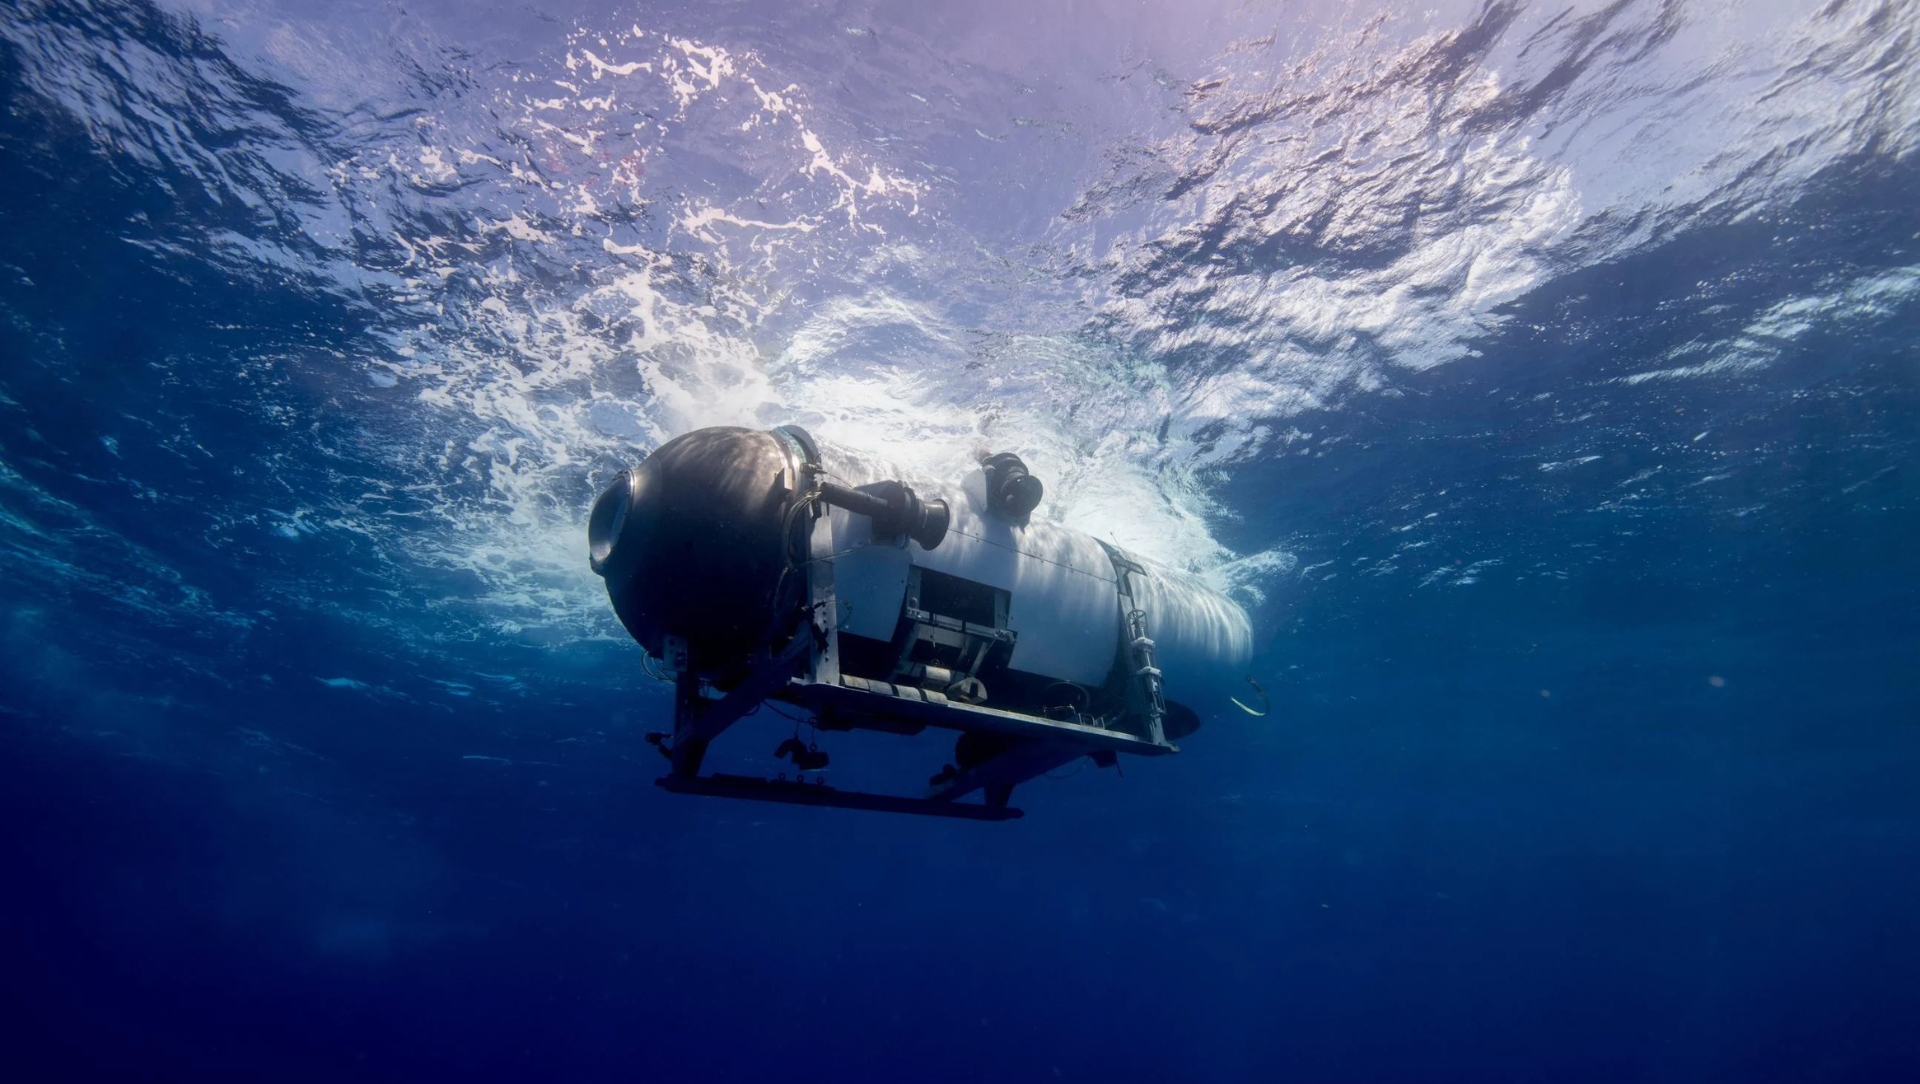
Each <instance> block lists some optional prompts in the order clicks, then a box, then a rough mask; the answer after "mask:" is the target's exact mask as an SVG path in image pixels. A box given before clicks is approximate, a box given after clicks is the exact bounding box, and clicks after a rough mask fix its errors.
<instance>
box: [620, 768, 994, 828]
mask: <svg viewBox="0 0 1920 1084" xmlns="http://www.w3.org/2000/svg"><path fill="white" fill-rule="evenodd" d="M654 782H655V784H656V785H657V786H659V787H661V788H663V789H665V790H670V791H672V792H674V793H675V794H705V795H709V796H711V797H714V798H747V799H751V800H753V801H758V802H785V803H787V804H789V805H814V806H831V807H833V808H835V809H866V810H871V811H872V812H875V813H915V814H919V815H920V816H923V817H955V818H958V819H961V820H971V821H1011V820H1019V819H1020V818H1021V817H1023V816H1025V814H1024V813H1022V812H1021V811H1020V810H1018V809H1013V808H1011V807H1008V806H991V805H976V804H974V803H972V802H956V801H951V800H943V799H940V798H902V797H900V796H898V795H893V794H868V793H865V792H862V791H857V790H841V789H839V788H837V787H830V786H828V785H826V784H825V783H796V782H793V781H792V780H787V779H762V778H760V777H759V776H752V775H725V774H721V773H715V774H713V775H704V776H680V775H663V776H661V777H660V778H659V779H657V780H655V781H654Z"/></svg>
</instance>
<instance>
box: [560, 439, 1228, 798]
mask: <svg viewBox="0 0 1920 1084" xmlns="http://www.w3.org/2000/svg"><path fill="white" fill-rule="evenodd" d="M1044 492H1045V487H1044V485H1043V483H1042V482H1041V480H1040V479H1038V478H1036V477H1034V476H1033V474H1032V473H1031V472H1030V471H1029V470H1028V469H1027V466H1026V464H1025V463H1023V462H1022V461H1021V460H1020V458H1019V457H1018V456H1016V455H1013V454H1011V453H1001V454H998V455H994V456H989V457H987V458H986V459H985V460H984V461H983V463H982V465H981V468H980V469H979V470H977V471H974V472H973V473H972V474H971V475H969V476H968V477H967V478H965V479H964V480H962V482H961V483H960V484H958V485H942V484H938V483H930V482H927V481H924V480H920V479H914V480H913V482H912V484H909V482H908V480H907V479H906V478H905V476H904V474H903V472H900V471H897V470H894V469H892V468H891V467H889V466H888V465H886V464H884V463H880V462H877V461H875V460H873V459H871V458H869V457H865V456H862V455H859V454H856V453H853V452H848V451H841V450H838V449H833V448H830V447H823V446H822V445H821V444H820V443H818V442H816V441H815V440H814V439H813V438H812V437H811V436H810V435H809V434H808V433H807V432H806V431H805V430H803V429H800V428H799V427H797V426H785V427H782V428H780V429H775V430H773V431H771V432H764V431H759V430H751V429H737V428H712V429H701V430H697V431H695V432H692V433H688V434H686V435H684V436H681V437H677V438H675V439H673V440H671V441H668V442H667V443H666V444H663V445H661V446H660V448H659V449H658V450H656V451H655V452H654V453H653V454H652V455H650V456H648V457H647V458H646V459H645V460H644V461H643V462H641V463H640V464H639V465H638V466H636V467H633V468H631V469H629V470H626V471H623V472H621V474H620V475H619V476H618V477H617V478H616V479H615V480H614V482H613V484H612V485H611V486H609V487H608V488H607V490H606V491H605V492H603V493H602V494H601V495H600V497H599V499H598V500H596V501H595V502H594V506H593V511H592V514H591V517H590V519H589V524H588V536H589V543H590V552H591V559H592V563H593V569H594V571H595V572H597V573H599V574H600V575H601V576H602V577H603V578H604V579H605V580H606V584H607V593H608V595H609V596H610V597H611V599H612V601H613V607H614V612H615V613H617V614H618V615H619V617H620V621H621V623H622V624H624V625H625V626H626V628H627V631H628V632H630V633H631V634H632V635H633V638H634V639H635V640H637V641H639V643H640V645H641V646H642V647H643V648H644V649H645V650H646V652H647V654H648V655H649V656H650V657H651V659H652V660H657V665H658V666H660V667H662V668H664V669H665V670H666V671H668V672H670V673H671V674H672V675H673V680H674V684H675V713H674V729H673V732H672V733H671V734H670V735H669V734H657V735H652V736H651V737H650V740H652V741H654V742H655V743H656V744H657V745H658V746H659V747H660V749H661V751H662V752H663V753H665V754H666V755H667V757H668V759H669V760H670V762H671V763H672V769H671V771H670V772H669V773H668V774H667V775H666V776H665V777H663V778H662V779H661V780H660V781H659V782H660V785H662V786H664V787H666V788H667V789H669V790H677V791H685V792H691V793H706V794H716V795H724V796H729V797H748V798H760V799H767V800H773V801H786V802H798V803H804V804H814V805H834V806H844V807H851V808H862V809H880V810H885V811H893V812H914V813H932V814H939V815H945V816H960V817H975V818H981V819H990V820H1002V819H1008V818H1011V817H1017V816H1019V815H1020V812H1019V810H1017V809H1011V808H1009V807H1008V805H1007V802H1008V798H1009V796H1010V794H1011V793H1012V790H1013V787H1014V786H1015V785H1017V784H1019V783H1021V782H1024V781H1025V780H1027V779H1031V778H1032V777H1034V776H1036V775H1039V774H1041V773H1043V772H1047V771H1050V770H1052V769H1054V768H1056V767H1059V766H1060V765H1063V764H1066V763H1069V762H1071V761H1073V760H1076V759H1078V758H1080V757H1082V756H1088V757H1091V758H1092V759H1093V760H1094V761H1095V762H1096V763H1098V764H1101V765H1103V766H1109V765H1112V764H1113V763H1114V762H1115V758H1116V756H1117V755H1118V754H1120V753H1135V754H1140V755H1145V756H1159V755H1164V754H1167V753H1173V752H1177V751H1178V748H1177V747H1176V746H1175V745H1174V742H1175V741H1176V740H1178V739H1180V738H1184V737H1185V736H1187V735H1188V734H1191V733H1193V732H1194V731H1195V730H1196V729H1198V728H1199V726H1200V723H1201V720H1202V719H1203V718H1205V717H1206V716H1208V715H1211V714H1213V713H1215V712H1222V711H1226V710H1227V709H1229V708H1232V707H1234V706H1235V704H1236V703H1237V702H1236V701H1235V700H1233V699H1232V697H1233V695H1234V693H1235V692H1236V691H1238V690H1240V689H1243V688H1245V685H1244V684H1243V681H1244V679H1243V678H1242V675H1243V674H1244V673H1245V666H1246V663H1247V661H1248V658H1249V657H1250V655H1251V654H1252V633H1251V630H1250V627H1249V625H1248V621H1247V616H1246V614H1245V613H1244V612H1243V611H1242V610H1241V609H1240V607H1238V606H1237V605H1235V604H1234V603H1233V602H1231V601H1229V600H1228V599H1226V598H1225V597H1223V596H1221V595H1220V594H1218V593H1217V592H1214V591H1212V590H1211V589H1209V588H1207V587H1206V586H1204V585H1203V584H1201V583H1199V582H1198V581H1197V580H1195V579H1194V578H1192V577H1190V576H1187V575H1185V574H1182V573H1178V572H1175V571H1173V570H1170V569H1166V568H1163V567H1160V566H1158V565H1155V564H1153V563H1152V562H1149V561H1146V560H1144V559H1142V558H1138V557H1135V556H1133V555H1131V554H1128V553H1126V552H1125V551H1124V550H1121V549H1119V548H1118V547H1115V546H1111V545H1108V544H1106V543H1104V542H1101V541H1098V540H1096V539H1094V538H1092V537H1090V536H1088V535H1085V534H1082V533H1080V532H1078V531H1074V530H1070V529H1068V528H1065V527H1061V526H1058V525H1056V524H1052V523H1048V522H1046V521H1044V520H1042V519H1037V518H1035V517H1034V515H1033V512H1034V510H1035V509H1036V507H1037V506H1038V505H1039V503H1040V501H1041V499H1042V496H1043V494H1044ZM769 700H773V701H779V702H784V703H786V704H789V705H792V706H794V707H796V708H799V709H802V710H804V711H806V712H808V713H810V714H811V716H812V718H813V722H814V724H815V725H816V726H817V727H818V728H819V729H821V730H879V731H886V732H891V733H897V734H913V733H918V732H919V731H921V730H923V729H925V728H926V727H929V726H933V727H941V728H945V729H950V730H956V731H959V732H960V737H959V739H958V741H957V743H956V745H955V753H954V757H953V762H952V763H950V764H946V765H943V766H942V767H941V770H940V771H939V772H938V773H937V774H935V775H934V776H933V777H932V779H931V780H930V782H929V784H928V787H927V790H926V793H925V795H924V796H921V797H896V796H889V795H875V794H857V793H853V792H848V791H843V790H839V789H836V788H833V787H829V786H827V785H826V784H825V782H824V781H823V780H821V779H820V778H819V777H818V776H817V775H816V776H815V781H814V782H811V783H807V782H798V781H788V780H786V779H785V778H784V777H783V778H781V779H779V780H765V779H758V778H752V777H742V776H728V775H708V776H702V775H701V774H700V768H701V761H702V758H703V757H704V755H705V752H706V749H707V745H708V743H709V742H711V741H712V740H713V739H714V738H715V737H716V736H718V735H719V734H720V732H721V731H723V730H725V729H726V728H727V727H728V726H729V725H731V724H732V723H733V722H735V721H736V720H738V719H739V718H740V717H742V716H743V715H746V714H747V713H748V712H750V711H752V710H754V709H755V708H757V707H759V706H760V705H761V704H762V703H764V702H766V701H769ZM1242 710H1246V709H1245V708H1244V706H1242ZM779 755H782V756H787V757H790V758H791V759H792V760H793V763H794V767H795V770H796V777H797V779H804V778H805V773H806V772H807V771H810V770H812V771H816V772H817V770H818V768H820V767H823V766H824V765H825V754H821V753H819V752H817V751H816V750H814V749H812V748H811V747H810V746H803V745H801V743H799V742H798V741H794V742H790V743H785V744H783V745H782V747H781V750H780V751H779ZM975 791H979V792H981V794H982V795H983V799H984V800H983V802H981V803H971V802H962V801H960V799H961V798H963V797H966V796H968V795H970V794H972V793H974V792H975Z"/></svg>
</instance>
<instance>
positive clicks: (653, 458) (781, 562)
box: [587, 427, 804, 672]
mask: <svg viewBox="0 0 1920 1084" xmlns="http://www.w3.org/2000/svg"><path fill="white" fill-rule="evenodd" d="M788 466H789V464H788V462H787V458H786V455H785V453H784V452H783V450H782V448H781V445H780V444H779V442H778V440H777V439H776V438H775V437H774V436H772V435H771V434H769V433H764V432H760V431H758V430H753V429H736V428H723V427H716V428H711V429H699V430H695V431H694V432H691V433H687V434H685V435H684V436H679V437H675V438H674V439H673V440H670V441H668V442H667V443H665V444H663V445H661V446H660V447H659V448H658V449H657V450H655V451H654V453H653V454H652V455H650V456H648V457H647V458H646V460H645V461H644V462H642V463H641V464H640V465H639V466H637V467H633V468H631V469H629V470H627V471H623V472H622V473H621V476H620V477H618V478H616V479H615V480H614V482H613V484H612V485H610V486H608V487H607V489H606V491H605V492H603V493H601V494H600V497H599V499H597V500H596V501H594V504H593V510H592V512H591V513H590V514H589V516H588V520H587V544H588V558H589V560H590V561H591V562H592V563H593V569H594V571H595V572H598V573H599V574H600V575H601V576H602V577H603V578H604V579H605V580H606V583H607V594H608V595H609V597H611V599H612V600H613V608H614V612H615V613H616V614H618V615H619V617H620V621H621V623H622V624H623V625H625V626H626V627H627V631H628V632H630V633H632V634H633V638H634V639H636V640H638V641H640V644H641V646H643V647H645V648H646V649H647V650H648V651H649V652H650V653H652V654H654V655H656V656H658V655H661V654H662V648H663V643H662V641H663V640H664V638H665V637H666V636H668V635H674V636H679V637H681V638H683V639H685V640H686V641H687V648H688V652H689V654H690V656H691V657H692V664H693V666H694V668H695V669H696V670H700V671H702V672H705V671H708V670H713V669H723V668H725V667H728V666H731V665H733V664H735V663H737V662H739V661H742V660H744V659H745V658H746V657H747V655H748V654H749V653H750V652H751V651H752V650H753V648H754V647H755V646H757V645H758V644H759V642H760V641H761V640H762V639H763V638H764V637H765V636H766V635H767V630H768V627H769V625H770V624H771V622H772V618H773V614H774V611H775V609H776V604H777V601H778V600H776V599H775V597H774V596H775V594H776V593H777V592H778V591H780V589H781V587H782V584H783V582H785V583H786V584H787V586H789V587H791V586H793V585H795V584H798V583H800V582H801V581H802V580H803V579H804V577H786V578H785V580H784V581H783V578H782V577H781V575H780V572H781V570H782V569H783V568H784V567H785V563H786V549H785V547H784V546H783V545H782V544H781V542H782V539H781V525H782V522H783V517H784V514H785V512H786V509H787V505H788V503H789V502H790V500H791V499H792V495H791V494H790V493H789V492H788V491H787V489H786V487H785V486H784V485H783V484H782V477H783V475H784V474H785V472H786V471H787V469H788Z"/></svg>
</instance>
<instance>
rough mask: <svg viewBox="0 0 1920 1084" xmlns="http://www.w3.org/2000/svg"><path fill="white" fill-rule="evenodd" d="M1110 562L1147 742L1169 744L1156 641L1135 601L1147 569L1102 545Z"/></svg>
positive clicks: (1128, 664) (1129, 667)
mask: <svg viewBox="0 0 1920 1084" xmlns="http://www.w3.org/2000/svg"><path fill="white" fill-rule="evenodd" d="M1100 546H1101V548H1102V549H1105V550H1106V551H1107V559H1108V560H1110V561H1112V562H1113V586H1114V590H1115V591H1116V592H1118V594H1119V595H1120V613H1121V614H1122V615H1123V616H1124V619H1125V621H1126V636H1127V669H1128V671H1129V672H1130V673H1131V674H1132V676H1133V680H1134V690H1135V692H1136V694H1137V695H1138V696H1139V699H1140V709H1141V713H1142V714H1143V715H1145V716H1146V718H1147V740H1148V741H1151V742H1153V744H1155V745H1166V744H1167V727H1166V719H1167V698H1166V694H1165V692H1164V691H1162V689H1161V685H1160V668H1159V667H1157V666H1155V665H1154V659H1153V640H1152V638H1151V637H1149V636H1148V635H1147V611H1145V610H1143V609H1141V608H1140V605H1139V603H1136V602H1135V601H1134V600H1133V584H1132V582H1131V581H1132V577H1133V574H1134V573H1139V574H1140V575H1142V576H1145V575H1146V574H1147V570H1146V569H1145V568H1142V567H1141V566H1140V565H1138V564H1136V563H1135V562H1133V561H1131V560H1129V559H1128V558H1127V557H1126V556H1125V555H1124V554H1122V553H1121V552H1120V551H1119V550H1118V549H1115V548H1114V547H1112V546H1110V545H1108V544H1107V543H1105V542H1101V543H1100Z"/></svg>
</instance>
